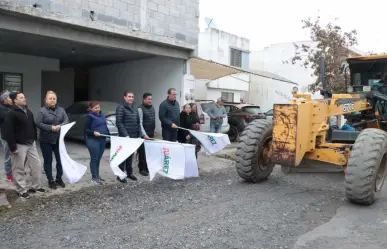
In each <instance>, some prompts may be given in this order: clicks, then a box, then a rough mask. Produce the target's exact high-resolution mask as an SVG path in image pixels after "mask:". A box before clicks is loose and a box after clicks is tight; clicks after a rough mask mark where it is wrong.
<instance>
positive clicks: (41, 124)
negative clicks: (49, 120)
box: [35, 110, 52, 131]
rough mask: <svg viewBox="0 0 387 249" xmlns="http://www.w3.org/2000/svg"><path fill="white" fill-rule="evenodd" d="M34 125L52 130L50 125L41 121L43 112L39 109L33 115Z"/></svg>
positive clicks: (45, 129)
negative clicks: (34, 115)
mask: <svg viewBox="0 0 387 249" xmlns="http://www.w3.org/2000/svg"><path fill="white" fill-rule="evenodd" d="M35 124H36V126H37V127H38V128H39V129H41V130H44V131H52V125H48V124H45V123H43V113H42V112H41V111H40V110H39V111H38V113H36V117H35Z"/></svg>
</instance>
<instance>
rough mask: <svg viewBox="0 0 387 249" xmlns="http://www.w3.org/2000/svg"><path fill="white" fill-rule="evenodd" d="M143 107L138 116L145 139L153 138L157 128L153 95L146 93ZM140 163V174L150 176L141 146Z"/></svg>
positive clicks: (140, 108)
mask: <svg viewBox="0 0 387 249" xmlns="http://www.w3.org/2000/svg"><path fill="white" fill-rule="evenodd" d="M142 99H143V102H142V105H140V107H139V108H138V114H139V117H140V128H141V133H142V134H143V138H144V139H149V138H153V137H154V134H155V128H156V113H155V108H154V107H153V105H152V94H151V93H144V94H143V96H142ZM138 154H139V163H138V168H139V170H140V174H141V175H143V176H147V175H149V171H148V165H147V163H146V158H145V146H144V144H141V146H140V148H139V149H138Z"/></svg>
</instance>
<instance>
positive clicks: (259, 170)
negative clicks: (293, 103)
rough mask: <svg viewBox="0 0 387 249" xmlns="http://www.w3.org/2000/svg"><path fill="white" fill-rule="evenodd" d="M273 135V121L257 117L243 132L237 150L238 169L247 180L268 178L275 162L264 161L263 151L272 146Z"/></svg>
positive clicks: (239, 173)
mask: <svg viewBox="0 0 387 249" xmlns="http://www.w3.org/2000/svg"><path fill="white" fill-rule="evenodd" d="M272 136H273V124H272V121H269V120H265V119H257V120H254V121H253V122H251V123H249V124H248V125H247V126H246V127H245V129H244V131H243V132H242V134H241V136H240V139H239V146H238V149H237V152H236V163H235V166H236V170H237V173H238V175H239V176H240V177H241V178H242V179H244V180H245V181H247V182H252V183H257V182H261V181H264V180H266V179H267V178H268V177H269V176H270V174H271V172H272V171H273V168H274V166H275V164H267V163H264V160H263V157H262V153H263V151H264V149H265V148H269V146H271V139H272Z"/></svg>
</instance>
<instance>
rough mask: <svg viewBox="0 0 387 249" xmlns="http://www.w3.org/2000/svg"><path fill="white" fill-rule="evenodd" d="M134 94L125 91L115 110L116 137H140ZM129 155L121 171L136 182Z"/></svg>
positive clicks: (121, 165)
mask: <svg viewBox="0 0 387 249" xmlns="http://www.w3.org/2000/svg"><path fill="white" fill-rule="evenodd" d="M133 102H134V93H133V92H130V91H125V93H124V101H123V103H122V104H120V105H119V106H118V107H117V109H116V125H117V129H118V135H119V136H120V137H130V138H139V137H142V134H141V129H140V118H139V116H138V109H137V107H136V106H134V104H133ZM132 158H133V155H131V156H130V157H129V158H128V159H126V160H125V161H124V162H122V163H121V164H120V169H121V170H122V171H125V170H126V174H127V176H128V178H129V179H131V180H133V181H137V178H136V177H135V176H134V175H133V167H132ZM117 180H118V181H120V182H122V183H126V179H123V180H121V179H120V178H119V177H117Z"/></svg>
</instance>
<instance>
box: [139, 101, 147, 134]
mask: <svg viewBox="0 0 387 249" xmlns="http://www.w3.org/2000/svg"><path fill="white" fill-rule="evenodd" d="M138 119H139V122H140V124H139V125H140V134H141V137H145V136H148V135H147V134H146V132H145V129H144V126H143V122H144V115H143V112H142V109H141V108H140V107H139V108H138Z"/></svg>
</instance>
